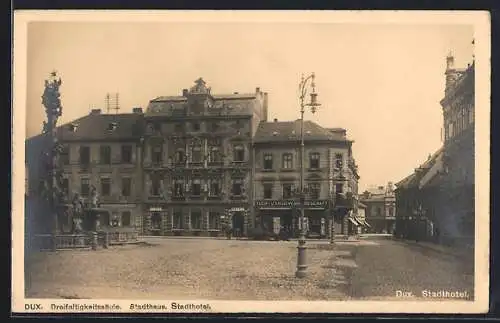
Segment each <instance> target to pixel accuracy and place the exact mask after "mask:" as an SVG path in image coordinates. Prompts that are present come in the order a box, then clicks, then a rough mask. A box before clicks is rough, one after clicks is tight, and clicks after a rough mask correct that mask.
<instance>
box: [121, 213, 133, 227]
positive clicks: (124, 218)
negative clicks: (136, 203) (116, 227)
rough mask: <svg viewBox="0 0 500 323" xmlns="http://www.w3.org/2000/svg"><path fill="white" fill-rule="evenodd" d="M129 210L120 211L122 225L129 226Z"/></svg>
mask: <svg viewBox="0 0 500 323" xmlns="http://www.w3.org/2000/svg"><path fill="white" fill-rule="evenodd" d="M131 217H132V216H131V212H130V211H123V212H122V226H124V227H128V226H130V218H131Z"/></svg>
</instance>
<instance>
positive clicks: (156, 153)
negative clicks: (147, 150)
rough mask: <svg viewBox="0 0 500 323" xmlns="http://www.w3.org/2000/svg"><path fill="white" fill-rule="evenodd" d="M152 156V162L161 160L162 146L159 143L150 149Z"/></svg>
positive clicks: (158, 162)
mask: <svg viewBox="0 0 500 323" xmlns="http://www.w3.org/2000/svg"><path fill="white" fill-rule="evenodd" d="M151 153H152V156H151V160H152V161H153V163H154V164H161V162H162V155H163V153H162V148H161V145H154V146H153V147H152V150H151Z"/></svg>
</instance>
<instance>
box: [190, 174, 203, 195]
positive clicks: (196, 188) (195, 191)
mask: <svg viewBox="0 0 500 323" xmlns="http://www.w3.org/2000/svg"><path fill="white" fill-rule="evenodd" d="M191 193H192V195H194V196H200V195H201V180H200V179H199V178H195V179H194V180H193V183H192V184H191Z"/></svg>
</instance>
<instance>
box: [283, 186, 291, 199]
mask: <svg viewBox="0 0 500 323" xmlns="http://www.w3.org/2000/svg"><path fill="white" fill-rule="evenodd" d="M292 197H293V184H288V183H287V184H283V198H284V199H289V198H292Z"/></svg>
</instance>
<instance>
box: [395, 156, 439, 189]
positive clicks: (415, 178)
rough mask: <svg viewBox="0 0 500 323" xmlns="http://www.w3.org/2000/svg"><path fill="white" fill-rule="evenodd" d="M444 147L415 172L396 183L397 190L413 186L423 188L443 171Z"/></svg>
mask: <svg viewBox="0 0 500 323" xmlns="http://www.w3.org/2000/svg"><path fill="white" fill-rule="evenodd" d="M442 156H443V147H441V148H439V149H438V150H437V151H436V152H434V154H432V155H430V156H429V158H427V160H426V161H425V162H423V163H422V164H421V165H420V166H419V167H417V168H416V169H415V171H414V172H413V173H412V174H410V175H408V176H407V177H405V178H404V179H402V180H401V181H399V182H398V183H396V187H397V188H409V187H412V186H415V187H419V188H422V187H423V186H425V185H428V184H429V183H430V181H431V180H432V179H433V178H434V177H435V176H436V175H438V174H439V173H440V171H441V170H442V167H443V165H442Z"/></svg>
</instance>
